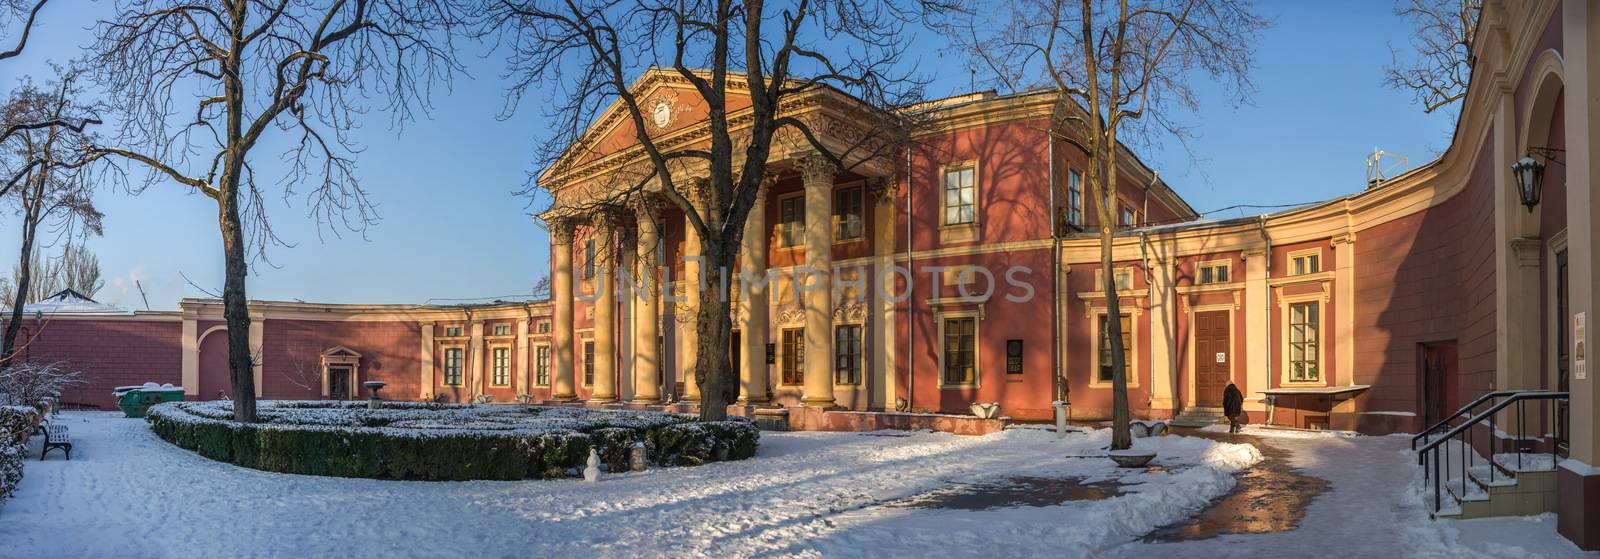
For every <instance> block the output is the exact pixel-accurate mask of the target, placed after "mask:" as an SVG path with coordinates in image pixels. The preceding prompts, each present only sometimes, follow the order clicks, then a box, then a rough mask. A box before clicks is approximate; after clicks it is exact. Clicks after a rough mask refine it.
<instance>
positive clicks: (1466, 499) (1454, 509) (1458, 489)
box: [1435, 453, 1556, 520]
mask: <svg viewBox="0 0 1600 559" xmlns="http://www.w3.org/2000/svg"><path fill="white" fill-rule="evenodd" d="M1494 458H1495V459H1494V463H1493V464H1490V463H1489V462H1488V461H1486V460H1483V459H1482V458H1478V459H1477V461H1476V463H1475V464H1473V465H1472V467H1470V468H1466V472H1465V475H1466V483H1465V484H1463V483H1462V479H1461V476H1462V474H1463V472H1461V470H1460V466H1459V464H1452V466H1453V467H1452V468H1451V469H1452V470H1453V471H1451V472H1449V473H1448V474H1447V475H1445V479H1444V480H1442V481H1443V482H1444V483H1443V488H1444V490H1445V498H1444V504H1443V506H1442V507H1441V508H1440V510H1439V512H1438V513H1437V514H1436V515H1435V516H1436V517H1438V518H1450V519H1458V520H1466V519H1472V518H1488V517H1495V516H1531V515H1536V514H1543V513H1547V512H1556V470H1555V465H1554V462H1553V461H1552V460H1551V457H1550V455H1549V454H1546V453H1540V454H1531V453H1522V455H1521V457H1520V458H1521V463H1520V464H1519V463H1518V458H1519V457H1518V454H1517V453H1503V454H1496V455H1495V457H1494Z"/></svg>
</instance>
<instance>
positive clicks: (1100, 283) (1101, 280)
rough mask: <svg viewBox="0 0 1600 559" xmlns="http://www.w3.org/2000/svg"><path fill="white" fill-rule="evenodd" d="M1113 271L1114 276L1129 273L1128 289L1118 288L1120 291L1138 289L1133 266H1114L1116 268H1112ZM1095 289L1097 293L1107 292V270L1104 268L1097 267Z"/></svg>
mask: <svg viewBox="0 0 1600 559" xmlns="http://www.w3.org/2000/svg"><path fill="white" fill-rule="evenodd" d="M1111 273H1112V277H1116V276H1121V275H1123V274H1127V275H1128V288H1127V289H1118V290H1117V292H1118V293H1123V292H1133V291H1136V290H1137V289H1138V287H1137V286H1136V285H1135V283H1134V281H1133V280H1134V277H1135V274H1134V273H1133V266H1122V267H1120V268H1115V267H1114V268H1112V269H1111ZM1094 290H1095V292H1097V293H1105V290H1106V274H1105V270H1103V269H1099V268H1096V269H1095V274H1094Z"/></svg>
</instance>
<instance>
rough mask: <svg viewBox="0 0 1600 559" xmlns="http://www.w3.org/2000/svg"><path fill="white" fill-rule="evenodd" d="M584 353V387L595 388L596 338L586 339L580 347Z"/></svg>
mask: <svg viewBox="0 0 1600 559" xmlns="http://www.w3.org/2000/svg"><path fill="white" fill-rule="evenodd" d="M578 347H579V348H580V349H581V350H582V351H583V378H582V379H581V380H582V381H583V385H584V386H594V338H586V339H584V340H583V341H582V342H580V345H579V346H578Z"/></svg>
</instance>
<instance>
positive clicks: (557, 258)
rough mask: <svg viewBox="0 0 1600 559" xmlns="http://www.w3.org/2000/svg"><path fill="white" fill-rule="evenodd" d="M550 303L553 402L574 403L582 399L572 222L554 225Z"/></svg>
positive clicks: (552, 233) (557, 221)
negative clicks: (575, 343)
mask: <svg viewBox="0 0 1600 559" xmlns="http://www.w3.org/2000/svg"><path fill="white" fill-rule="evenodd" d="M550 238H551V240H552V245H551V248H550V250H551V252H552V254H551V255H550V299H551V303H552V306H554V307H555V323H554V324H552V325H551V326H550V338H551V343H550V346H551V347H550V351H551V352H552V353H554V354H555V359H554V361H555V363H554V364H553V366H554V367H555V375H554V377H555V379H554V381H553V382H554V386H553V387H552V390H551V394H550V399H551V400H557V401H566V402H570V401H573V400H577V399H578V393H577V390H576V388H575V383H574V382H573V366H574V364H575V363H576V362H577V360H576V359H574V356H573V353H572V333H573V332H572V328H573V324H572V222H571V221H568V220H566V219H560V218H558V219H553V220H551V221H550Z"/></svg>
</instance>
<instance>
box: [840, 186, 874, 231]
mask: <svg viewBox="0 0 1600 559" xmlns="http://www.w3.org/2000/svg"><path fill="white" fill-rule="evenodd" d="M846 199H850V200H852V201H853V206H854V210H855V213H854V215H851V214H848V213H845V212H846V211H848V210H849V209H850V208H846V207H845V206H846V204H843V203H841V202H842V201H844V200H846ZM851 218H853V219H851ZM851 226H853V227H854V230H853V231H851V230H850V228H851ZM866 236H867V189H866V187H865V186H863V185H860V184H855V185H851V186H842V187H839V188H835V189H834V190H833V242H835V243H837V242H841V241H859V240H862V239H865V238H866Z"/></svg>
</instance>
